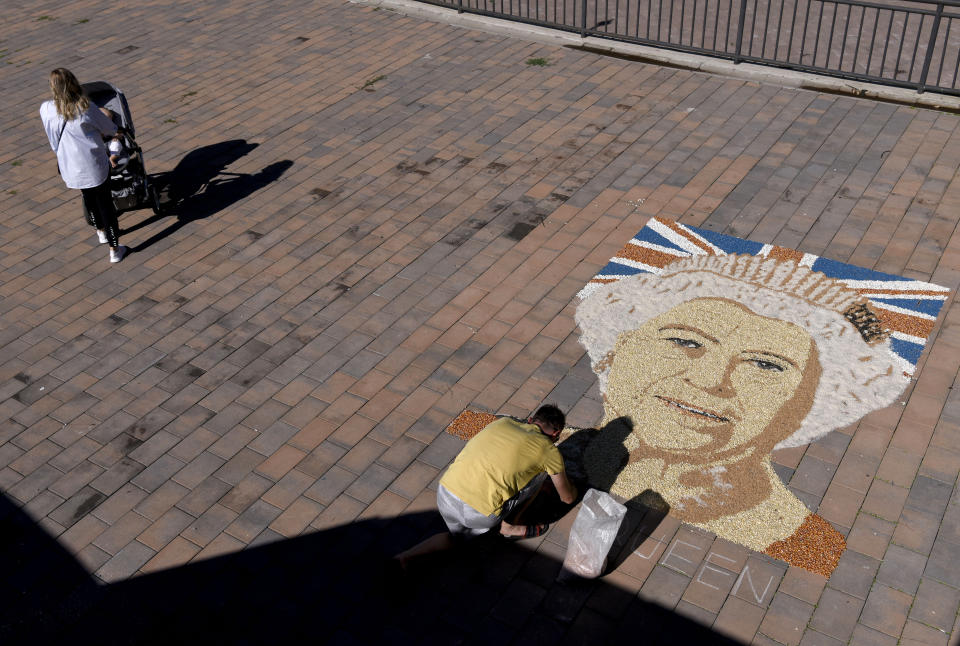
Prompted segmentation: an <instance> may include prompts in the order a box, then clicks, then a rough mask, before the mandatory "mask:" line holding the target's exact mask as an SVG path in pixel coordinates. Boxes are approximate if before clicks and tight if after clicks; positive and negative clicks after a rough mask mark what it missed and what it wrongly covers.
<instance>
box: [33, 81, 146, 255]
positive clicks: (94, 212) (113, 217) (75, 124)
mask: <svg viewBox="0 0 960 646" xmlns="http://www.w3.org/2000/svg"><path fill="white" fill-rule="evenodd" d="M50 90H51V91H52V92H53V100H51V101H45V102H44V103H43V105H41V106H40V118H41V119H42V120H43V127H44V130H45V131H46V133H47V138H48V139H49V140H50V148H52V149H53V151H54V152H55V153H56V155H57V165H58V167H59V169H60V176H61V177H62V178H63V182H64V183H65V184H66V185H67V188H75V189H79V190H80V193H81V195H82V199H83V204H84V206H85V207H86V209H87V212H88V213H89V214H90V216H91V218H92V219H93V224H94V226H95V227H96V229H97V237H98V238H99V240H100V242H101V243H107V244H109V246H110V262H120V260H122V259H123V257H124V255H125V254H126V253H127V251H128V249H127V247H125V246H123V245H121V244H120V242H119V237H120V227H119V225H118V224H117V211H116V209H115V208H114V205H113V200H112V198H111V194H110V186H109V178H110V166H111V164H110V152H109V151H108V150H107V146H106V143H105V142H104V138H105V137H106V138H108V139H109V138H111V137H113V136H114V135H115V134H116V133H117V126H116V124H114V122H113V121H112V120H111V119H110V118H109V117H108V116H106V115H105V114H104V113H103V112H101V111H100V110H99V109H98V108H97V107H96V106H95V105H92V104H91V103H90V100H89V99H88V98H87V97H86V96H85V95H84V93H83V90H82V89H81V88H80V83H79V82H78V81H77V77H75V76H74V75H73V74H72V73H71V72H70V71H69V70H66V69H64V68H62V67H60V68H57V69H55V70H53V71H52V72H50Z"/></svg>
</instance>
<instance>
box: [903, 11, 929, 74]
mask: <svg viewBox="0 0 960 646" xmlns="http://www.w3.org/2000/svg"><path fill="white" fill-rule="evenodd" d="M926 21H927V17H926V16H925V15H923V14H920V26H919V27H918V28H917V37H916V38H915V39H914V41H913V53H912V54H911V55H910V75H909V76H908V77H907V78H912V77H913V70H914V69H915V68H916V67H917V52H919V51H920V35H921V34H923V23H925V22H926Z"/></svg>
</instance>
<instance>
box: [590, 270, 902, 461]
mask: <svg viewBox="0 0 960 646" xmlns="http://www.w3.org/2000/svg"><path fill="white" fill-rule="evenodd" d="M702 298H707V299H709V298H727V299H731V300H734V301H737V302H739V303H742V304H743V305H745V306H746V307H748V308H749V309H750V310H751V311H753V312H755V313H757V314H759V315H761V316H766V317H769V318H775V319H780V320H783V321H787V322H789V323H793V324H794V325H797V326H799V327H800V328H802V329H804V330H806V332H807V333H808V334H809V335H810V336H811V338H812V339H813V341H814V343H816V345H817V349H818V352H819V358H820V363H821V366H822V369H823V373H822V374H821V377H820V383H819V384H818V386H817V389H816V394H815V396H814V402H813V407H812V408H811V410H810V412H809V413H808V414H807V416H806V417H805V418H804V420H803V422H802V423H801V425H800V428H798V429H797V430H796V431H795V432H794V433H793V434H791V435H790V436H789V437H787V438H786V439H785V440H783V441H781V442H780V443H779V444H778V445H777V447H776V448H788V447H792V446H800V445H803V444H807V443H808V442H811V441H813V440H815V439H817V438H819V437H822V436H823V435H826V434H827V433H829V432H830V431H832V430H834V429H837V428H842V427H844V426H846V425H847V424H851V423H853V422H855V421H857V420H859V419H860V418H861V417H863V416H864V415H866V414H867V413H869V412H870V411H873V410H878V409H880V408H884V407H885V406H889V405H890V404H892V403H893V402H894V401H895V400H896V398H897V397H898V396H899V395H900V393H902V392H903V390H904V389H905V388H906V386H907V384H908V383H910V377H909V376H907V374H905V370H906V369H907V368H908V366H907V365H905V362H903V361H902V360H899V358H898V357H897V356H896V355H895V354H894V353H893V352H892V351H891V349H890V341H889V338H888V337H887V335H886V334H884V333H882V332H880V333H878V330H875V329H873V328H875V327H876V321H875V318H876V317H875V316H872V315H871V316H867V314H871V313H870V312H869V308H868V306H867V305H866V303H865V302H864V299H863V298H862V297H861V296H860V294H858V293H857V292H856V291H854V290H852V289H850V288H848V287H847V286H846V285H844V284H843V283H841V282H840V281H838V280H834V279H832V278H828V277H827V276H825V275H824V274H822V273H819V272H815V271H812V270H810V269H809V268H807V267H804V266H801V265H799V264H797V263H796V262H792V261H785V260H775V259H772V258H763V257H759V256H740V255H728V256H694V257H693V258H688V259H684V260H678V261H676V262H673V263H671V264H669V265H667V266H666V267H664V268H663V273H662V274H660V275H653V274H640V275H637V276H631V277H630V278H624V279H622V280H619V281H617V282H615V283H611V284H609V285H602V286H600V287H598V288H597V289H595V290H593V291H591V292H590V293H589V294H588V295H586V296H585V297H584V298H583V301H582V302H581V303H580V305H579V306H578V307H577V311H576V315H575V318H576V321H577V324H578V325H579V326H580V330H581V331H582V334H581V336H580V342H581V343H582V344H583V346H584V347H585V348H586V349H587V352H588V354H589V355H590V359H591V362H592V364H593V370H594V372H595V373H596V374H597V377H598V378H599V381H600V391H601V392H606V387H607V376H608V375H609V372H610V365H611V359H612V356H611V352H612V351H613V348H614V346H615V344H616V341H617V338H618V337H619V335H620V334H621V333H622V332H626V331H629V330H632V329H636V328H638V327H640V326H641V325H642V324H643V323H645V322H646V321H648V320H650V319H652V318H654V317H656V316H659V315H660V314H663V313H664V312H667V311H668V310H670V309H672V308H674V307H676V306H677V305H679V304H681V303H684V302H687V301H691V300H696V299H702ZM867 319H869V320H867Z"/></svg>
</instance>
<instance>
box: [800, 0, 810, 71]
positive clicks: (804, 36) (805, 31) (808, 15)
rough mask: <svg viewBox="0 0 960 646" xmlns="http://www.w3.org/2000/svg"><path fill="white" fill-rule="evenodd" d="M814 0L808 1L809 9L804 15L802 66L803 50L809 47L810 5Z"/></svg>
mask: <svg viewBox="0 0 960 646" xmlns="http://www.w3.org/2000/svg"><path fill="white" fill-rule="evenodd" d="M811 2H813V0H807V9H806V11H804V13H803V36H801V37H800V60H799V62H800V64H801V65H803V50H804V48H805V47H806V46H807V25H809V24H810V3H811Z"/></svg>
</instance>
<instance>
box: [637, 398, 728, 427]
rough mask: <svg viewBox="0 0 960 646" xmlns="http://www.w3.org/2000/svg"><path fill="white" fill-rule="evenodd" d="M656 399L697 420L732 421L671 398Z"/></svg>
mask: <svg viewBox="0 0 960 646" xmlns="http://www.w3.org/2000/svg"><path fill="white" fill-rule="evenodd" d="M654 397H656V398H657V399H659V400H660V401H662V402H663V403H664V404H666V405H667V406H674V407H676V408H679V409H680V410H681V411H683V412H684V413H686V414H688V415H692V416H693V417H695V418H706V419H708V420H710V421H713V422H729V421H730V418H729V417H724V416H723V415H720V414H719V413H715V412H713V411H711V410H707V409H706V408H699V407H697V406H694V405H692V404H688V403H687V402H684V401H679V400H676V399H672V398H670V397H664V396H662V395H654Z"/></svg>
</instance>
